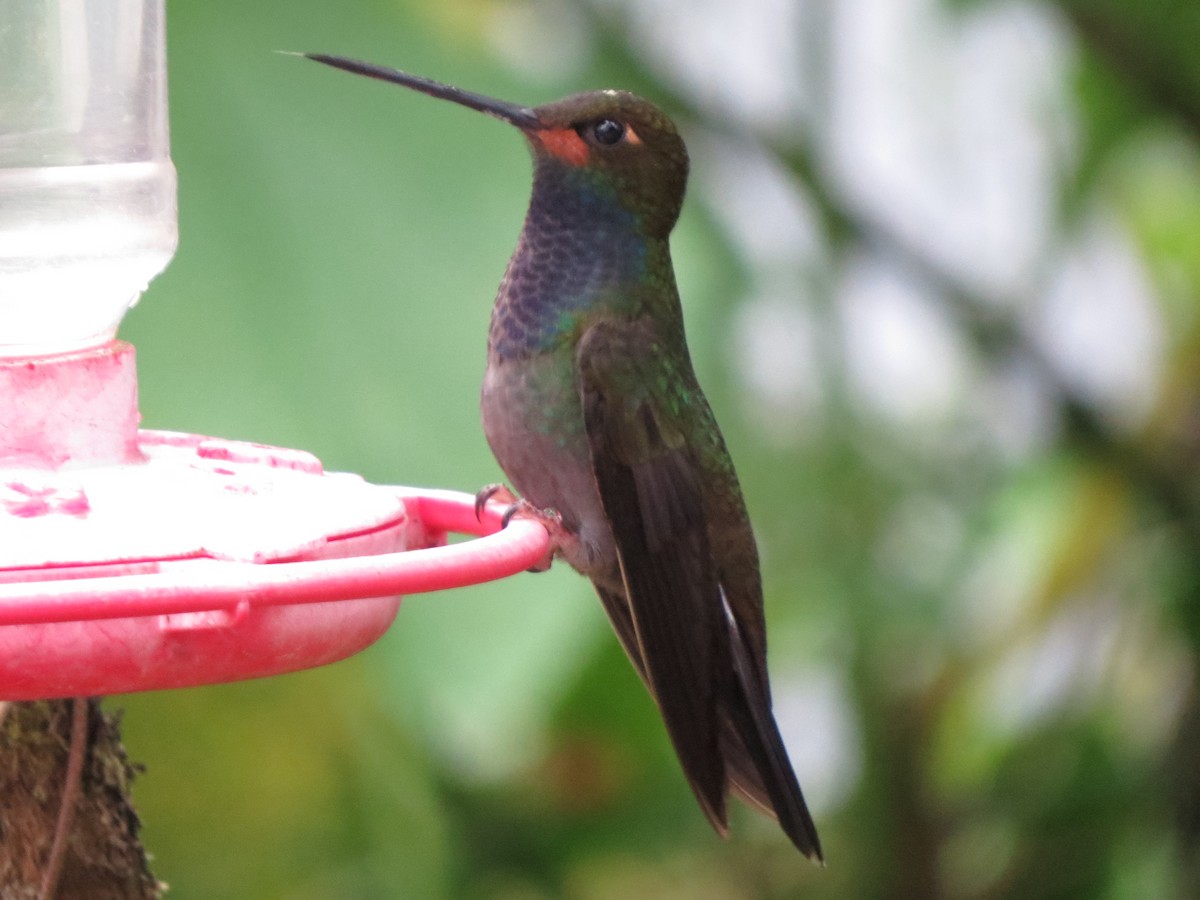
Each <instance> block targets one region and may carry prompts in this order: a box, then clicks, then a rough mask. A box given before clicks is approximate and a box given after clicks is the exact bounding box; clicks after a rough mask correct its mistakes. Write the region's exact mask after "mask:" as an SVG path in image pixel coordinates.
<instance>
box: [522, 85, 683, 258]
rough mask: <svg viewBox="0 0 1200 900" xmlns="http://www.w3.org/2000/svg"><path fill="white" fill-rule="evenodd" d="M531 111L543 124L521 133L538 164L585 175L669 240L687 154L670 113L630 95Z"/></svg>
mask: <svg viewBox="0 0 1200 900" xmlns="http://www.w3.org/2000/svg"><path fill="white" fill-rule="evenodd" d="M532 112H533V114H534V116H535V117H536V120H537V123H536V125H533V126H528V125H518V127H520V128H521V130H522V131H524V132H525V135H526V136H527V137H528V138H529V143H530V145H531V146H532V147H533V152H534V156H535V158H536V159H537V161H538V163H539V165H549V166H566V167H570V168H577V169H582V170H586V171H587V172H588V173H589V174H590V177H593V178H599V179H600V180H602V181H604V182H606V183H608V184H610V185H611V186H612V188H613V190H614V191H615V193H616V196H617V199H618V200H619V201H620V203H621V204H622V205H623V206H625V207H626V208H627V209H629V210H630V211H631V212H633V213H634V214H636V215H637V216H638V217H639V218H640V219H641V220H642V221H643V223H644V225H645V228H646V230H647V232H648V233H649V234H651V235H653V236H656V237H666V236H667V234H668V233H669V232H670V231H671V228H672V227H674V225H675V220H676V219H678V218H679V210H680V207H682V205H683V193H684V188H685V186H686V184H687V174H688V155H687V148H685V147H684V144H683V139H682V138H680V136H679V132H678V131H677V130H676V128H675V123H674V122H672V121H671V119H670V118H669V117H668V116H667V114H666V113H664V112H663V111H662V110H660V109H659V108H658V107H657V106H655V105H654V104H653V103H651V102H649V101H648V100H643V99H642V98H641V97H638V96H637V95H635V94H630V93H628V92H627V91H589V92H587V93H584V94H574V95H572V96H570V97H567V98H565V99H563V100H559V101H557V102H556V103H547V104H546V105H545V106H538V107H536V108H535V109H533V110H532ZM514 124H516V123H514Z"/></svg>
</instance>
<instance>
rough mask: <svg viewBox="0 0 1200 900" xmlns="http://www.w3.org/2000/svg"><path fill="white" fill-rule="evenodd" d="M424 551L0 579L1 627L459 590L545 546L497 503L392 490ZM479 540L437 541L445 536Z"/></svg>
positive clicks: (520, 565) (530, 559)
mask: <svg viewBox="0 0 1200 900" xmlns="http://www.w3.org/2000/svg"><path fill="white" fill-rule="evenodd" d="M391 490H395V491H396V493H397V495H398V496H399V497H400V498H401V499H402V500H403V501H404V505H405V508H406V509H407V511H408V514H409V516H410V517H411V519H412V520H413V524H415V525H418V526H419V527H420V528H421V529H423V530H424V537H425V540H424V541H423V542H422V543H423V544H424V548H423V549H411V550H407V551H404V552H401V553H387V554H380V555H375V556H357V557H351V558H346V559H323V560H313V561H305V562H288V563H269V564H255V563H245V562H225V561H220V560H213V559H194V560H180V561H172V562H163V563H160V564H158V565H157V567H156V571H154V572H152V573H148V574H133V575H114V576H104V577H89V578H81V579H76V580H64V581H54V582H46V581H41V582H19V583H14V584H0V626H2V625H38V624H48V623H53V622H87V621H93V620H100V619H120V618H132V617H141V616H160V615H173V614H180V613H199V612H209V611H217V610H233V609H235V608H240V609H242V610H245V609H246V608H247V606H248V607H249V608H250V609H253V608H256V607H270V606H288V605H295V604H305V603H323V602H327V601H331V600H353V599H365V598H373V597H396V596H403V595H406V594H419V593H425V592H428V591H440V590H446V589H448V588H455V587H464V586H466V585H471V584H479V583H482V582H485V581H492V580H494V579H497V578H504V577H507V576H509V575H515V574H516V573H518V572H522V571H524V570H526V569H529V568H531V567H533V566H534V565H536V564H537V563H538V562H540V561H541V560H543V559H544V558H545V556H546V554H547V553H548V552H549V545H550V538H549V535H548V534H547V532H546V529H545V528H544V527H542V526H541V525H540V524H538V523H537V522H533V521H529V520H526V519H513V520H512V521H511V522H509V524H508V527H507V528H503V529H501V525H500V518H501V515H502V507H500V506H498V505H497V504H489V505H488V507H486V508H485V509H484V510H483V514H482V515H481V516H480V518H479V519H476V516H475V498H474V497H473V496H471V495H470V494H463V493H459V492H456V491H438V490H420V489H416V488H407V487H396V488H391ZM449 532H453V533H457V534H467V535H475V536H476V538H477V539H476V540H472V541H465V542H462V543H458V544H452V545H443V546H439V545H441V544H443V542H444V540H445V536H446V534H447V533H449Z"/></svg>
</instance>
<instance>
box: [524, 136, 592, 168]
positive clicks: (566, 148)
mask: <svg viewBox="0 0 1200 900" xmlns="http://www.w3.org/2000/svg"><path fill="white" fill-rule="evenodd" d="M533 136H534V137H535V138H537V139H538V140H539V141H541V143H542V146H543V147H545V148H546V149H547V150H549V151H550V152H551V153H552V154H554V155H555V156H557V157H558V158H559V159H561V160H562V161H563V162H568V163H570V164H571V165H573V166H582V165H586V164H587V161H588V145H587V144H585V143H584V142H583V138H581V137H580V136H579V132H577V131H576V130H575V129H574V128H547V129H545V130H542V131H535V132H533Z"/></svg>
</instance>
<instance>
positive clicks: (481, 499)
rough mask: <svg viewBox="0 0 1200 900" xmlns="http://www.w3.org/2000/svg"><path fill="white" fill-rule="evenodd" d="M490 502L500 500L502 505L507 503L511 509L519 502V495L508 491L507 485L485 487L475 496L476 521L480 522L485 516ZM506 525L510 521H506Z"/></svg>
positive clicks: (498, 484)
mask: <svg viewBox="0 0 1200 900" xmlns="http://www.w3.org/2000/svg"><path fill="white" fill-rule="evenodd" d="M489 500H498V501H500V502H501V503H507V504H508V505H509V508H511V507H512V505H513V504H515V503H516V502H517V495H516V494H514V493H513V492H512V491H510V490H509V489H508V487H507V486H506V485H503V484H500V483H499V482H497V483H496V484H488V485H484V486H483V487H482V488H480V489H479V491H478V492H477V493H476V494H475V521H477V522H478V521H479V520H480V517H481V516H482V515H483V508H484V507H485V506H487V504H488V501H489ZM504 524H505V525H507V524H508V519H505V520H504Z"/></svg>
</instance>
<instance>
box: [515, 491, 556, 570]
mask: <svg viewBox="0 0 1200 900" xmlns="http://www.w3.org/2000/svg"><path fill="white" fill-rule="evenodd" d="M509 496H510V497H511V496H512V495H511V493H510V494H509ZM518 517H519V518H522V519H532V520H533V521H534V522H537V523H538V524H539V525H541V526H542V527H543V528H545V529H546V531H548V532H549V533H550V547H549V549H548V550H547V551H546V556H545V557H544V558H543V559H542V560H540V561H539V562H537V563H536V564H535V565H532V566H530V567H529V569H528V571H530V572H545V571H547V570H549V568H550V564H551V563H552V562H553V561H554V554H555V553H557V552H558V548H559V547H561V546H562V545H563V544H564V543H565V542H566V541H568V540H570V539H571V535H570V534H569V533H568V532H567V529H566V527H565V526H564V525H563V521H562V515H560V514H559V512H558V510H557V509H539V508H538V507H536V506H534V505H533V504H532V503H530V502H529V501H528V500H525V499H520V500H514V501H513V503H512V504H511V505H509V507H508V509H506V510H505V511H504V514H503V515H501V516H500V527H501V528H507V527H508V523H509V522H511V521H512V520H513V519H514V518H518Z"/></svg>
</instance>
